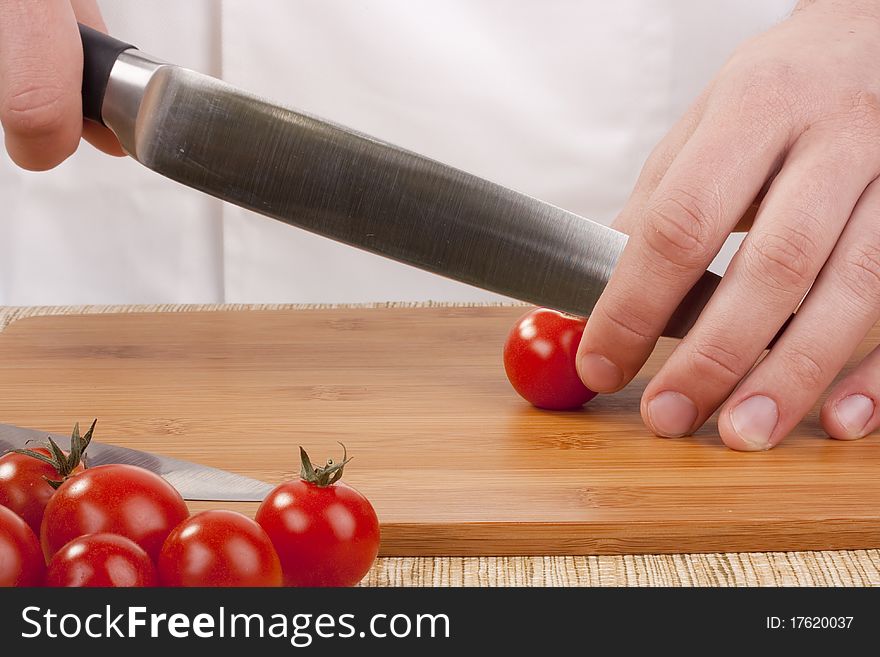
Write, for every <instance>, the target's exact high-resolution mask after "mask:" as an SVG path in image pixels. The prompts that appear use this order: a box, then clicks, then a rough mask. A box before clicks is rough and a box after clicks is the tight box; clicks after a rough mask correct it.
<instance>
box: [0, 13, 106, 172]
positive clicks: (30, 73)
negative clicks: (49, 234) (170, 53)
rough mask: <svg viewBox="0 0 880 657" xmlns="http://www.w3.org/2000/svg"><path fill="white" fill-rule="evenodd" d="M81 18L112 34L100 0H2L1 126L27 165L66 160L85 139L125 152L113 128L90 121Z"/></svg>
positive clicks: (8, 146) (18, 158) (9, 146)
mask: <svg viewBox="0 0 880 657" xmlns="http://www.w3.org/2000/svg"><path fill="white" fill-rule="evenodd" d="M77 21H79V22H81V23H83V24H85V25H88V26H90V27H93V28H95V29H97V30H101V31H103V32H106V31H107V28H106V26H105V25H104V21H103V19H102V18H101V12H100V10H99V9H98V6H97V4H95V0H39V1H35V0H0V123H2V124H3V131H4V134H5V140H6V150H7V151H8V152H9V156H10V157H11V158H12V160H13V161H14V162H15V163H16V164H18V165H19V166H21V167H23V168H25V169H31V170H34V171H42V170H45V169H51V168H52V167H54V166H56V165H58V164H60V163H61V162H63V161H64V160H65V159H67V158H68V157H69V156H70V155H72V154H73V152H74V151H75V150H76V148H77V146H78V145H79V140H80V137H82V138H84V139H86V140H87V141H89V142H90V143H91V144H93V145H94V146H96V147H97V148H99V149H101V150H102V151H104V152H105V153H110V154H111V155H124V153H123V152H122V148H121V147H120V146H119V142H118V141H117V140H116V137H115V136H114V135H113V133H112V132H110V130H108V129H107V128H105V127H103V126H99V125H97V124H95V123H91V122H85V123H84V122H83V118H82V96H81V95H80V89H81V86H82V66H83V54H82V43H81V41H80V37H79V30H78V29H77V25H76V23H77Z"/></svg>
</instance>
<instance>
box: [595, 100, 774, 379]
mask: <svg viewBox="0 0 880 657" xmlns="http://www.w3.org/2000/svg"><path fill="white" fill-rule="evenodd" d="M724 114H726V113H722V112H720V111H718V110H717V109H715V110H714V111H713V110H711V109H708V110H707V115H706V116H705V117H704V119H703V121H702V122H701V124H700V126H699V127H698V128H697V130H696V131H695V132H694V134H693V135H692V137H691V139H690V140H689V141H688V143H687V144H686V145H685V146H684V148H683V149H682V150H681V152H680V153H679V155H678V157H677V158H676V160H675V161H674V162H673V163H672V165H671V166H670V167H669V169H668V170H667V172H666V175H665V176H664V177H663V180H662V181H661V182H660V184H659V185H658V186H657V188H656V190H655V191H654V193H653V194H652V195H651V197H650V198H649V199H648V201H647V202H646V204H645V206H644V207H643V208H642V209H641V211H640V213H639V215H640V216H639V219H638V221H637V222H636V225H635V226H634V227H633V230H632V234H631V235H630V238H629V241H628V243H627V245H626V248H625V249H624V252H623V254H622V255H621V257H620V260H619V262H618V264H617V267H616V269H615V271H614V273H613V275H612V277H611V280H610V281H609V283H608V286H607V287H606V288H605V291H604V293H603V294H602V297H601V298H600V299H599V302H598V303H597V305H596V307H595V309H594V310H593V313H592V315H591V316H590V321H589V322H588V323H587V328H586V330H585V331H584V336H583V339H582V340H581V344H580V348H579V350H578V372H579V374H580V376H581V378H582V379H583V381H584V384H585V385H586V386H587V387H589V388H590V389H591V390H595V391H596V392H614V391H616V390H619V389H620V388H622V387H623V386H624V385H626V383H628V382H629V381H630V380H631V379H632V378H633V377H634V376H635V375H636V373H637V372H638V371H639V369H640V368H641V366H642V365H643V364H644V363H645V360H646V359H647V358H648V356H649V355H650V353H651V351H652V350H653V348H654V345H655V344H656V342H657V338H658V337H659V336H660V333H661V331H662V330H663V328H664V327H665V326H666V324H667V323H668V321H669V318H670V317H671V315H672V313H673V311H674V310H675V309H676V308H677V307H678V304H679V303H680V302H681V300H682V299H683V298H684V296H685V295H686V294H687V292H688V291H689V290H690V288H691V287H692V286H693V285H694V283H696V281H697V280H698V279H699V277H700V276H701V275H702V274H703V272H704V271H705V270H706V268H707V267H708V266H709V264H710V263H711V262H712V259H713V258H714V257H715V255H717V253H718V251H719V250H720V249H721V246H722V245H723V244H724V240H725V239H726V237H727V235H728V234H729V233H730V232H731V231H732V230H733V228H734V227H735V226H736V224H737V222H738V221H739V219H740V217H742V216H743V215H744V214H745V213H746V212H747V211H748V209H749V207H750V206H751V205H752V202H753V201H754V199H755V197H756V196H757V194H758V192H759V191H760V190H761V188H762V186H763V184H764V182H765V180H766V179H767V178H768V176H769V175H770V172H771V171H772V170H773V168H774V166H775V165H776V162H777V159H778V156H779V154H780V153H781V152H782V151H783V150H784V148H785V145H786V141H787V139H788V135H787V134H786V133H785V132H783V131H780V130H778V129H776V128H774V126H773V125H772V124H771V123H769V122H767V121H766V120H765V121H756V120H753V119H754V116H753V114H752V113H751V112H741V113H740V114H739V115H738V116H736V117H734V118H733V120H731V117H729V116H726V115H724Z"/></svg>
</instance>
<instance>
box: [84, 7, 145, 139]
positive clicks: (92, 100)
mask: <svg viewBox="0 0 880 657" xmlns="http://www.w3.org/2000/svg"><path fill="white" fill-rule="evenodd" d="M79 36H80V38H82V45H83V79H82V103H83V117H85V118H87V119H89V120H91V121H95V122H97V123H104V120H103V119H102V118H101V106H102V105H103V103H104V92H105V91H106V90H107V82H108V81H109V80H110V71H112V70H113V64H115V63H116V59H117V57H119V54H120V53H122V52H123V51H125V50H130V49H131V48H134V46H132V45H131V44H128V43H125V42H123V41H119V40H118V39H114V38H113V37H111V36H107V35H106V34H104V33H103V32H99V31H98V30H93V29H92V28H90V27H86V26H85V25H83V24H82V23H79Z"/></svg>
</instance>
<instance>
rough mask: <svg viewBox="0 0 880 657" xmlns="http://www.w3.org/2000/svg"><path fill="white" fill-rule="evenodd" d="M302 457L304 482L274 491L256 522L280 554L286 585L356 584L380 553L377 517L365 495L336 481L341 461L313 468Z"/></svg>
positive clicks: (287, 484)
mask: <svg viewBox="0 0 880 657" xmlns="http://www.w3.org/2000/svg"><path fill="white" fill-rule="evenodd" d="M301 455H302V458H303V466H304V467H303V476H304V477H305V479H300V480H298V481H290V482H287V483H283V484H281V485H279V486H278V487H276V488H275V489H274V490H273V491H272V492H271V493H269V495H268V496H267V497H266V499H265V500H263V503H262V504H261V505H260V508H259V509H258V510H257V515H256V520H257V522H258V523H259V524H260V526H262V528H263V529H265V530H266V533H267V534H269V538H271V539H272V544H273V545H274V546H275V549H276V550H277V552H278V556H279V557H280V559H281V568H282V570H283V571H284V584H285V585H286V586H354V585H355V584H357V583H358V582H359V581H361V579H363V577H364V575H366V574H367V571H369V569H370V566H372V564H373V562H374V561H375V560H376V555H377V554H378V552H379V519H378V518H377V517H376V512H375V510H374V509H373V505H372V504H370V502H369V500H367V498H366V497H364V496H363V495H361V494H360V493H359V492H358V491H356V490H355V489H354V488H352V487H351V486H349V485H347V484H345V483H343V482H341V481H339V480H338V478H339V476H341V474H342V467H343V466H344V465H345V463H346V462H347V460H346V458H345V457H343V460H342V462H341V463H339V464H333V463H332V462H328V465H327V466H326V467H323V468H312V466H311V462H309V461H308V456H307V455H306V453H305V451H302V449H301ZM306 464H307V465H306Z"/></svg>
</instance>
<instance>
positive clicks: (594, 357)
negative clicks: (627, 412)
mask: <svg viewBox="0 0 880 657" xmlns="http://www.w3.org/2000/svg"><path fill="white" fill-rule="evenodd" d="M878 62H880V2H878V1H877V0H850V1H845V0H840V1H835V0H817V1H816V2H814V3H809V4H807V3H801V5H799V7H798V9H796V10H795V12H794V14H793V15H792V16H791V17H790V18H789V19H788V20H786V21H785V22H783V23H781V24H779V25H778V26H776V27H774V28H773V29H771V30H770V31H768V32H766V33H764V34H763V35H761V36H759V37H757V38H755V39H753V40H751V41H749V42H747V43H746V44H744V45H743V46H741V47H740V48H739V49H738V50H737V51H736V52H735V54H734V55H733V57H732V58H731V59H730V61H729V62H728V63H727V64H726V65H725V66H724V68H723V69H722V70H721V72H720V73H719V74H718V76H717V77H716V78H715V79H714V80H713V81H712V82H711V83H710V85H709V86H708V88H707V89H706V90H705V91H704V93H703V94H702V95H701V97H700V98H699V99H698V100H697V102H696V103H695V104H694V106H693V107H692V108H691V109H690V110H689V111H688V113H687V114H686V116H685V117H684V118H683V119H682V120H681V121H680V122H679V123H678V125H676V126H675V127H674V128H673V129H672V131H671V132H670V133H669V135H668V136H667V137H666V138H665V139H664V140H663V141H662V142H661V143H660V145H659V146H658V147H657V148H656V150H655V151H654V152H653V153H652V155H651V156H650V158H649V159H648V161H647V163H646V165H645V167H644V170H643V171H642V174H641V176H640V178H639V180H638V183H637V185H636V188H635V191H634V192H633V194H632V197H631V198H630V199H629V201H628V203H627V204H626V206H625V208H624V209H623V211H622V213H621V215H620V217H619V218H618V219H617V222H616V226H617V227H618V228H619V229H620V230H623V231H624V232H626V233H628V234H629V235H630V239H629V243H628V244H627V246H626V249H625V251H624V253H623V255H622V256H621V260H620V263H619V265H618V267H617V270H616V271H615V272H614V275H613V277H612V279H611V282H610V283H609V285H608V287H607V289H606V290H605V293H604V294H603V296H602V298H601V299H600V301H599V303H598V305H597V306H596V308H595V311H594V313H593V315H592V316H591V317H590V321H589V323H588V324H587V328H586V332H585V334H584V337H583V340H582V342H581V345H580V349H579V352H578V370H579V373H580V375H581V378H582V379H583V381H584V383H585V384H586V385H587V386H588V387H589V388H591V389H593V390H596V391H597V392H613V391H616V390H618V389H620V388H622V387H623V386H624V385H625V384H626V383H627V382H629V381H630V380H631V379H632V378H633V377H634V376H635V374H636V373H637V372H638V370H639V368H640V367H641V366H642V364H643V363H644V362H645V360H646V359H647V357H648V355H649V354H650V353H651V350H652V349H653V347H654V344H655V342H656V340H657V337H658V336H659V335H660V332H661V331H662V329H663V327H664V326H665V324H666V322H667V320H668V319H669V317H670V315H671V314H672V311H673V310H674V309H675V307H676V306H677V305H678V303H679V301H680V300H681V299H682V298H683V296H684V295H685V293H686V292H687V291H688V289H689V288H690V287H691V285H693V283H694V282H695V281H696V280H697V279H698V278H699V276H700V274H701V273H702V272H703V271H704V270H705V269H706V267H708V265H709V264H710V262H711V261H712V259H713V257H714V256H715V255H716V254H717V253H718V251H719V249H720V248H721V246H722V244H723V242H724V240H725V238H726V237H727V235H728V234H729V233H730V232H731V231H732V230H733V229H734V228H735V226H736V224H737V222H738V221H739V220H740V219H741V217H742V216H743V215H744V214H747V212H748V210H749V208H750V207H751V206H752V205H753V204H754V203H756V202H757V203H759V207H758V211H757V214H756V216H755V219H754V224H753V226H752V228H751V230H750V232H749V233H748V235H747V237H746V239H745V241H744V242H743V245H742V247H741V248H740V250H739V252H738V253H737V254H736V256H735V257H734V259H733V261H732V262H731V265H730V267H729V269H728V271H727V273H726V275H725V276H724V279H723V282H722V283H721V285H720V286H719V287H718V289H717V291H716V293H715V295H714V296H713V298H712V299H711V300H710V302H709V304H708V305H707V306H706V308H705V310H704V311H703V313H702V314H701V316H700V318H699V321H698V322H697V324H696V326H695V327H694V328H693V329H692V330H691V332H690V333H689V334H688V336H687V337H686V338H685V339H684V340H683V341H682V342H681V343H680V344H679V345H678V346H677V348H676V349H675V351H674V353H673V354H672V356H671V357H670V358H669V360H668V361H667V362H666V363H665V364H664V366H663V367H662V369H661V370H660V372H659V373H658V374H657V376H655V377H654V379H653V380H652V381H651V383H650V384H649V385H648V387H647V389H646V390H645V393H644V395H643V397H642V409H641V411H642V416H643V418H644V420H645V422H646V424H647V425H648V426H649V427H650V428H651V430H652V431H654V433H656V434H658V435H660V436H669V437H671V436H683V435H687V434H690V433H692V432H693V431H695V430H696V429H698V428H699V427H700V426H701V425H702V424H703V423H704V422H705V421H706V420H707V419H708V418H709V417H710V416H711V415H712V413H713V412H714V411H715V410H716V409H718V408H719V407H721V411H720V414H719V420H718V429H719V432H720V434H721V438H722V440H723V441H724V442H725V444H727V445H728V446H729V447H732V448H734V449H738V450H765V449H769V448H771V447H773V446H775V445H777V444H778V443H779V442H780V441H781V440H782V439H783V438H784V437H785V435H786V434H788V433H789V431H791V429H792V428H793V427H794V426H795V425H796V424H797V423H798V422H799V421H800V420H801V419H802V418H803V416H804V415H805V414H806V413H807V412H808V411H809V410H810V408H811V407H812V406H813V404H814V403H815V402H816V400H817V399H818V397H819V395H820V394H821V393H822V392H823V390H825V388H826V387H828V386H829V385H830V384H831V382H832V380H833V379H834V377H835V376H836V375H837V373H838V372H839V371H840V370H841V368H842V367H843V366H844V364H845V363H846V362H847V360H848V358H849V357H850V355H851V354H852V352H853V351H854V349H855V348H856V347H857V345H858V344H859V343H860V341H861V340H862V338H863V337H864V336H865V335H866V333H867V332H868V331H869V330H870V328H871V327H872V326H873V325H874V323H875V322H876V321H877V320H878V318H880V182H878V174H880V68H878ZM805 295H806V298H804V297H805ZM802 299H803V304H801V300H802ZM799 304H801V305H800V309H799V311H798V314H797V317H796V318H795V319H794V321H793V322H792V323H791V325H790V326H789V327H788V328H787V330H786V331H785V333H784V335H783V336H782V338H781V339H780V340H779V342H777V343H776V344H775V346H774V347H773V349H772V350H771V351H770V352H769V353H768V355H767V356H766V357H765V358H763V360H760V362H758V361H759V359H760V357H761V354H762V352H763V351H764V349H765V347H766V346H767V345H768V344H769V343H770V340H771V339H772V338H773V336H774V335H775V334H776V332H777V331H778V330H779V328H780V327H781V326H782V324H783V323H784V322H785V320H786V319H787V318H788V317H789V315H790V313H791V312H792V311H794V310H795V309H796V308H798V306H799ZM756 363H757V365H756ZM725 400H726V401H725ZM878 402H880V352H878V351H875V352H874V353H872V354H871V355H869V356H868V357H867V358H866V359H865V360H864V361H863V362H862V363H861V365H860V366H859V367H858V368H857V369H856V370H855V371H854V372H852V373H851V374H849V376H847V377H846V378H844V379H843V380H842V381H841V382H840V383H839V384H838V385H836V386H835V387H834V389H833V390H832V392H831V394H830V396H829V397H828V399H827V401H826V402H825V404H824V406H823V408H822V413H821V420H822V424H823V426H824V427H825V430H826V431H827V432H828V433H829V434H830V435H831V436H832V437H834V438H840V439H854V438H859V437H861V436H864V435H865V434H867V433H869V432H871V431H873V430H874V429H875V428H876V427H877V426H878V424H880V413H878Z"/></svg>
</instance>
